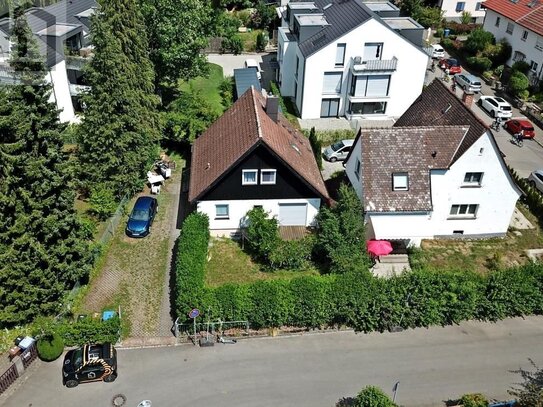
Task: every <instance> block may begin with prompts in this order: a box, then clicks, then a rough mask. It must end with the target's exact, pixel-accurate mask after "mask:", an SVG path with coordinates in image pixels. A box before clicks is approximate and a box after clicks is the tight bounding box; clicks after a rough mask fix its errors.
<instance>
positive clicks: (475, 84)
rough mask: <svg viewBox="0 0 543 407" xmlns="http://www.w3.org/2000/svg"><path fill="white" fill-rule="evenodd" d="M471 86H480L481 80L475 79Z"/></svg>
mask: <svg viewBox="0 0 543 407" xmlns="http://www.w3.org/2000/svg"><path fill="white" fill-rule="evenodd" d="M473 86H481V82H479V81H475V82H473Z"/></svg>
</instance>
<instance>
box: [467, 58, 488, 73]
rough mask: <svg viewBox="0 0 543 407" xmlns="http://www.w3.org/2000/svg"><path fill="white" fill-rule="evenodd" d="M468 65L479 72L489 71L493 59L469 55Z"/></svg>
mask: <svg viewBox="0 0 543 407" xmlns="http://www.w3.org/2000/svg"><path fill="white" fill-rule="evenodd" d="M467 62H468V66H469V67H470V68H472V69H475V70H476V71H478V72H485V71H488V70H489V69H490V68H491V67H492V61H491V60H490V59H489V58H487V57H468V59H467Z"/></svg>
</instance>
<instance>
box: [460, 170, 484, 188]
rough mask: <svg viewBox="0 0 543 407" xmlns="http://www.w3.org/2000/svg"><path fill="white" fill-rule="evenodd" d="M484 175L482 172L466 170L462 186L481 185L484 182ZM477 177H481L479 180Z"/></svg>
mask: <svg viewBox="0 0 543 407" xmlns="http://www.w3.org/2000/svg"><path fill="white" fill-rule="evenodd" d="M483 175H484V173H482V172H466V174H465V175H464V182H463V185H462V186H469V187H480V186H481V183H482V182H483ZM477 178H479V180H478V181H477Z"/></svg>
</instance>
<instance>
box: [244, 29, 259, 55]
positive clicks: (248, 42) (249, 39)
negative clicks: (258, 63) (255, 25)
mask: <svg viewBox="0 0 543 407" xmlns="http://www.w3.org/2000/svg"><path fill="white" fill-rule="evenodd" d="M261 32H262V30H251V31H247V32H244V33H238V35H239V36H240V38H241V41H243V50H244V51H245V52H255V51H256V37H258V34H260V33H261Z"/></svg>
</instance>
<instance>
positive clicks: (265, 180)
mask: <svg viewBox="0 0 543 407" xmlns="http://www.w3.org/2000/svg"><path fill="white" fill-rule="evenodd" d="M276 174H277V171H276V170H260V183H261V184H262V185H274V184H275V178H276Z"/></svg>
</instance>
